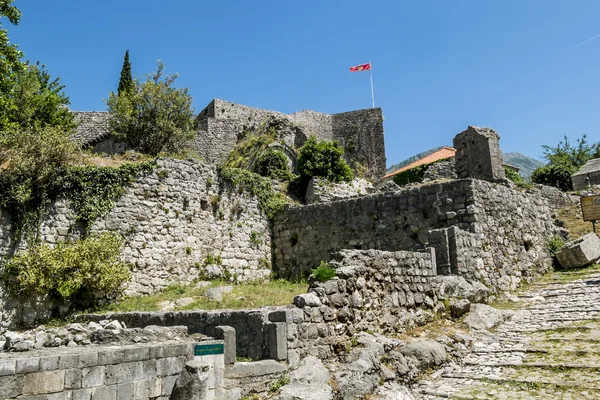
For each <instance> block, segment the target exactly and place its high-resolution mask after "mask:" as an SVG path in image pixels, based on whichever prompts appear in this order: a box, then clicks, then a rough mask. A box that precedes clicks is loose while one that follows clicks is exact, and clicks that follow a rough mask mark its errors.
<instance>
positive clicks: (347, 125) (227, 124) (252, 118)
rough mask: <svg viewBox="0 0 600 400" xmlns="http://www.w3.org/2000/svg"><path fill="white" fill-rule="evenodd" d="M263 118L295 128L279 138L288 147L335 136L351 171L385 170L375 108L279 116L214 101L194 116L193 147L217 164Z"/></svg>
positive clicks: (375, 173)
mask: <svg viewBox="0 0 600 400" xmlns="http://www.w3.org/2000/svg"><path fill="white" fill-rule="evenodd" d="M269 117H278V118H285V119H287V120H289V121H290V122H291V123H292V124H294V125H296V126H297V127H298V129H297V131H296V132H295V134H294V135H288V136H286V137H285V138H284V141H285V143H286V144H287V145H288V146H289V147H291V148H298V147H300V146H302V144H303V143H304V141H305V140H306V139H307V138H308V136H309V135H311V134H314V135H315V136H316V137H317V139H319V140H337V141H339V143H340V144H341V145H342V146H344V148H345V150H346V152H345V158H346V160H347V161H348V162H349V163H350V165H351V166H352V167H353V168H354V169H355V170H359V171H362V172H363V173H365V175H366V176H369V177H371V178H379V177H381V176H383V175H384V174H385V170H386V157H385V143H384V135H383V114H382V111H381V109H380V108H373V109H365V110H358V111H351V112H346V113H340V114H324V113H319V112H316V111H309V110H305V111H299V112H296V113H293V114H283V113H280V112H277V111H271V110H262V109H258V108H253V107H248V106H243V105H240V104H235V103H232V102H228V101H223V100H219V99H215V100H213V101H212V102H211V103H210V104H209V105H208V106H207V107H206V108H205V109H204V110H202V111H201V112H200V113H199V114H198V116H197V118H196V123H197V126H198V130H199V132H198V137H197V138H196V139H195V140H194V143H193V146H194V147H195V150H196V151H198V152H199V153H200V155H202V157H203V158H204V159H205V160H206V161H207V162H209V163H211V164H221V163H223V162H224V161H225V160H226V159H227V156H228V155H229V152H230V151H231V150H232V149H233V148H234V147H235V145H236V143H237V142H238V140H239V138H240V136H241V134H242V132H244V131H245V130H248V129H255V128H257V127H258V126H260V124H261V123H263V122H264V121H265V120H266V119H267V118H269Z"/></svg>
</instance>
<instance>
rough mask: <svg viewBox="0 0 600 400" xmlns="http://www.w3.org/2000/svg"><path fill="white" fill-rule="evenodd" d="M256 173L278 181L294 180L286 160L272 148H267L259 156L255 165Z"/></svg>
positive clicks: (279, 152) (283, 155)
mask: <svg viewBox="0 0 600 400" xmlns="http://www.w3.org/2000/svg"><path fill="white" fill-rule="evenodd" d="M256 172H257V173H258V174H259V175H262V176H265V177H267V178H273V179H277V180H279V181H290V180H292V179H293V178H294V174H292V171H291V170H290V166H289V165H288V158H287V157H286V156H285V154H283V153H282V152H281V151H278V150H275V149H272V148H268V149H267V150H266V151H264V152H263V153H262V154H261V155H260V157H259V158H258V161H257V163H256Z"/></svg>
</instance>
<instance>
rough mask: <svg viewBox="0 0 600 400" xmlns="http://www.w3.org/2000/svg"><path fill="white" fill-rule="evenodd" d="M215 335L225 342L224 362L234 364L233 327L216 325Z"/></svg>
mask: <svg viewBox="0 0 600 400" xmlns="http://www.w3.org/2000/svg"><path fill="white" fill-rule="evenodd" d="M215 336H216V338H217V339H222V340H223V341H224V342H225V364H235V360H236V336H235V328H233V327H231V326H217V327H216V328H215Z"/></svg>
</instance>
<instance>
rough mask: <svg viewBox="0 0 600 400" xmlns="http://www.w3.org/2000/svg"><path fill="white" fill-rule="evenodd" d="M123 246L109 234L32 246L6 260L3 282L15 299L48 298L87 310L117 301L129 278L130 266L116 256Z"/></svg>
mask: <svg viewBox="0 0 600 400" xmlns="http://www.w3.org/2000/svg"><path fill="white" fill-rule="evenodd" d="M122 247H123V241H122V239H121V238H120V237H119V236H118V235H115V234H112V233H104V234H102V235H93V236H90V237H88V238H86V239H83V240H79V241H77V242H59V243H57V244H56V245H55V246H54V247H51V246H49V245H47V244H37V245H33V246H30V247H29V249H27V250H23V251H20V252H19V253H17V255H16V256H15V257H13V258H11V259H10V260H8V262H7V263H6V266H5V271H4V276H3V279H4V281H5V282H6V283H7V286H8V288H9V290H10V292H11V294H12V295H13V296H15V297H28V296H42V297H45V296H49V297H50V298H52V299H54V300H57V301H59V302H61V303H62V304H69V305H70V306H71V307H72V308H75V309H86V308H89V307H92V306H95V305H97V304H98V303H99V302H101V301H102V300H109V299H114V298H116V297H117V295H118V294H120V291H121V289H122V286H123V283H124V282H126V281H127V280H128V279H129V266H128V265H127V264H126V263H125V262H123V261H121V259H120V257H119V254H120V252H121V248H122Z"/></svg>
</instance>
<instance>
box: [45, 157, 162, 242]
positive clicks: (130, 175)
mask: <svg viewBox="0 0 600 400" xmlns="http://www.w3.org/2000/svg"><path fill="white" fill-rule="evenodd" d="M155 167H156V163H155V162H154V161H149V162H144V163H139V164H125V165H122V166H120V167H119V168H111V167H98V166H83V167H71V168H69V169H67V171H66V173H65V174H64V175H61V176H60V177H59V178H58V180H57V182H56V185H55V187H54V190H55V192H56V193H59V194H61V195H62V196H63V197H65V198H67V199H69V200H70V202H71V205H72V206H73V208H74V210H75V214H76V219H77V222H79V223H81V224H83V226H84V228H85V230H86V232H87V231H88V230H89V228H90V227H91V225H92V224H93V223H94V221H95V220H96V219H98V218H100V217H102V216H104V215H106V214H108V212H110V210H112V208H113V207H114V205H115V204H114V200H115V198H116V197H118V196H119V195H121V194H122V192H123V188H124V186H125V185H127V184H128V183H130V182H132V181H133V180H134V179H135V178H136V177H137V176H139V175H142V174H148V173H150V172H152V171H153V170H154V168H155Z"/></svg>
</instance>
